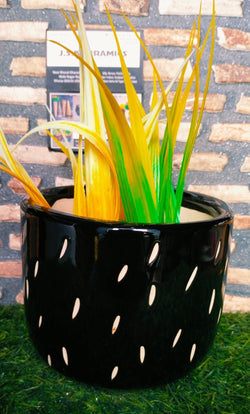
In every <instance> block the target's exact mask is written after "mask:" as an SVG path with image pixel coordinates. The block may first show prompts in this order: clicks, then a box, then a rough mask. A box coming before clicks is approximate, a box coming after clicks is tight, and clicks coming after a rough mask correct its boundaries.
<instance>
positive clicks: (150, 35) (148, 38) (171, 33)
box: [143, 28, 197, 47]
mask: <svg viewBox="0 0 250 414" xmlns="http://www.w3.org/2000/svg"><path fill="white" fill-rule="evenodd" d="M143 32H144V38H143V40H144V43H145V44H146V45H156V46H181V47H187V46H188V41H189V36H190V33H191V31H190V30H183V29H164V28H161V29H155V28H149V29H144V31H143ZM194 44H195V45H196V44H197V37H196V38H195V40H194Z"/></svg>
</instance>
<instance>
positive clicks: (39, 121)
mask: <svg viewBox="0 0 250 414" xmlns="http://www.w3.org/2000/svg"><path fill="white" fill-rule="evenodd" d="M46 122H48V120H47V119H37V125H43V124H45V123H46ZM39 135H40V136H41V137H47V135H48V134H47V132H46V131H45V130H42V131H39Z"/></svg>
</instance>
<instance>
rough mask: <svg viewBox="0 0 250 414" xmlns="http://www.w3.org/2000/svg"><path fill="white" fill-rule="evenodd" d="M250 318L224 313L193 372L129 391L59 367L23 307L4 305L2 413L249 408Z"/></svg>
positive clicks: (225, 413) (0, 319) (224, 413)
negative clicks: (44, 355) (36, 338)
mask: <svg viewBox="0 0 250 414" xmlns="http://www.w3.org/2000/svg"><path fill="white" fill-rule="evenodd" d="M249 319H250V318H249V314H224V315H223V316H222V320H221V323H220V325H219V329H218V333H217V336H216V339H215V342H214V345H213V347H212V349H211V350H210V352H209V353H208V355H207V357H206V359H205V360H204V361H203V363H202V364H201V365H200V366H199V367H198V368H196V369H195V370H194V371H193V372H192V373H190V374H189V375H188V376H187V377H185V378H183V379H181V380H178V381H176V382H174V383H172V384H166V385H164V386H160V387H156V388H150V389H140V390H131V391H124V390H110V389H105V388H98V387H94V386H91V385H86V384H83V383H79V382H76V381H74V380H72V379H69V378H66V377H64V376H63V375H61V374H59V373H57V372H55V371H54V370H53V369H52V368H50V367H49V366H47V364H46V363H45V362H43V361H42V360H41V359H40V357H39V356H38V355H37V352H36V351H35V349H34V348H33V345H32V344H31V342H30V340H29V336H28V332H27V328H26V325H25V318H24V309H23V307H22V306H20V305H15V306H7V307H0V413H1V414H6V413H10V414H12V413H13V414H15V413H17V414H23V413H29V414H32V413H46V414H49V413H54V414H56V413H60V414H63V413H67V414H72V413H79V414H92V413H93V414H96V413H97V414H99V413H100V414H113V413H114V414H123V413H129V414H134V413H143V414H147V413H150V414H157V413H161V414H162V413H171V414H172V413H176V414H179V413H185V414H188V413H201V414H203V413H209V414H210V413H219V414H233V413H235V414H241V413H242V414H246V413H247V412H249V411H250V404H249V397H248V393H249V376H248V375H249V374H248V372H249Z"/></svg>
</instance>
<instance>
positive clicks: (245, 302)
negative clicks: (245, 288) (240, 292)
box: [223, 294, 250, 313]
mask: <svg viewBox="0 0 250 414" xmlns="http://www.w3.org/2000/svg"><path fill="white" fill-rule="evenodd" d="M223 312H224V313H227V312H233V313H236V312H241V313H246V312H250V298H246V297H241V296H232V295H228V294H226V295H225V299H224V306H223Z"/></svg>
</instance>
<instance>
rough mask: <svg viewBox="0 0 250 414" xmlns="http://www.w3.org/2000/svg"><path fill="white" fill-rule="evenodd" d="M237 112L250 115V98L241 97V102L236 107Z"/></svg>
mask: <svg viewBox="0 0 250 414" xmlns="http://www.w3.org/2000/svg"><path fill="white" fill-rule="evenodd" d="M236 112H240V113H241V114H246V115H250V96H245V95H241V97H240V100H239V102H238V103H237V105H236Z"/></svg>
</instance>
